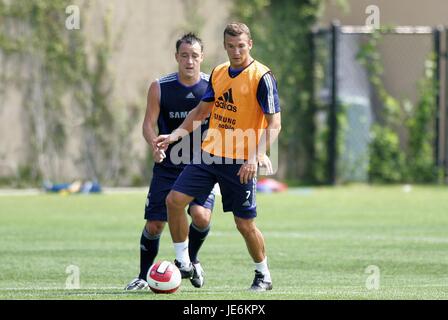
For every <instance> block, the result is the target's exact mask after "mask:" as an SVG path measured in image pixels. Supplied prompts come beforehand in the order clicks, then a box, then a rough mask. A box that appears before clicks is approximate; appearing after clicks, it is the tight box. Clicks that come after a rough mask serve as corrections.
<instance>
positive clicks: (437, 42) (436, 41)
mask: <svg viewBox="0 0 448 320" xmlns="http://www.w3.org/2000/svg"><path fill="white" fill-rule="evenodd" d="M442 31H443V27H440V26H438V27H436V28H434V30H433V45H434V54H435V63H436V66H435V72H434V81H435V84H436V86H437V90H436V96H435V97H434V99H435V104H436V112H435V132H434V133H435V137H434V161H435V168H436V170H435V172H436V174H438V172H439V169H440V167H441V159H440V58H441V36H442Z"/></svg>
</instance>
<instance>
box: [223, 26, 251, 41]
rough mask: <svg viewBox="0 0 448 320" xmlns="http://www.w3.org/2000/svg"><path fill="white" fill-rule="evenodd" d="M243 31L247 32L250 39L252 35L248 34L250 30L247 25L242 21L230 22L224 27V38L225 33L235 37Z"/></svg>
mask: <svg viewBox="0 0 448 320" xmlns="http://www.w3.org/2000/svg"><path fill="white" fill-rule="evenodd" d="M243 33H245V34H247V36H248V37H249V39H252V36H251V35H250V30H249V27H248V26H246V25H245V24H244V23H242V22H231V23H229V24H228V25H227V26H226V28H225V29H224V38H225V36H226V34H227V35H229V36H232V37H237V36H239V35H241V34H243Z"/></svg>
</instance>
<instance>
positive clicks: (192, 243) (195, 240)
mask: <svg viewBox="0 0 448 320" xmlns="http://www.w3.org/2000/svg"><path fill="white" fill-rule="evenodd" d="M209 231H210V226H208V227H207V228H205V229H199V228H198V227H196V226H195V225H194V224H193V223H191V224H190V233H189V234H188V239H189V240H188V254H189V255H190V260H191V262H192V263H198V262H199V260H198V252H199V249H200V248H201V246H202V243H204V240H205V238H206V237H207V235H208V232H209Z"/></svg>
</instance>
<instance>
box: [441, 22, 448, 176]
mask: <svg viewBox="0 0 448 320" xmlns="http://www.w3.org/2000/svg"><path fill="white" fill-rule="evenodd" d="M442 57H443V59H444V60H445V83H444V84H445V86H444V88H443V90H444V93H445V105H444V107H443V108H442V112H443V113H444V128H442V130H441V131H442V134H443V139H442V141H443V148H442V149H443V151H444V154H443V155H442V165H443V168H442V172H443V182H444V183H448V32H447V30H446V29H445V51H444V54H443V55H442Z"/></svg>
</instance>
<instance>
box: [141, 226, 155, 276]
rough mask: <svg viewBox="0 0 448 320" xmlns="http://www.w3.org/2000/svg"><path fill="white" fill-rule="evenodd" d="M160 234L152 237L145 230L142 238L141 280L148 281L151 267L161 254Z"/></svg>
mask: <svg viewBox="0 0 448 320" xmlns="http://www.w3.org/2000/svg"><path fill="white" fill-rule="evenodd" d="M159 243H160V234H159V235H156V236H152V235H150V234H149V232H148V231H147V230H146V228H143V232H142V236H141V238H140V274H139V275H138V277H139V278H140V279H144V280H146V275H147V274H148V270H149V267H151V265H152V264H153V263H154V259H155V258H156V256H157V253H159Z"/></svg>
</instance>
